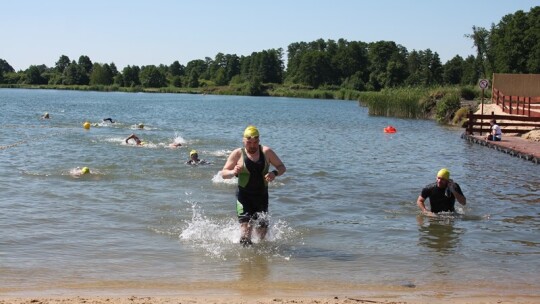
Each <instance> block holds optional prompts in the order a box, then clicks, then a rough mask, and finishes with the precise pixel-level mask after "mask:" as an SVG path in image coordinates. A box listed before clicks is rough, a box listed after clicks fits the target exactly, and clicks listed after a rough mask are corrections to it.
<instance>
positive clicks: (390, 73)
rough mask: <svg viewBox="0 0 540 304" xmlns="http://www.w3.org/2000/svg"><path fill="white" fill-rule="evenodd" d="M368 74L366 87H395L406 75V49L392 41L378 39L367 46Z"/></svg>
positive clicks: (371, 88)
mask: <svg viewBox="0 0 540 304" xmlns="http://www.w3.org/2000/svg"><path fill="white" fill-rule="evenodd" d="M368 58H369V61H370V68H369V70H370V74H369V82H368V89H370V90H375V91H378V90H380V89H382V88H390V87H396V86H399V85H401V84H403V83H404V82H405V80H406V79H407V77H408V71H407V60H406V58H407V50H406V49H405V48H404V47H403V46H401V45H397V44H396V43H395V42H393V41H378V42H373V43H370V44H369V46H368Z"/></svg>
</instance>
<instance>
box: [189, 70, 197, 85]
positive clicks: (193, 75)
mask: <svg viewBox="0 0 540 304" xmlns="http://www.w3.org/2000/svg"><path fill="white" fill-rule="evenodd" d="M187 86H188V87H189V88H198V87H199V72H198V71H197V69H192V70H190V72H189V78H188V83H187Z"/></svg>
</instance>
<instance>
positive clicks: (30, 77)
mask: <svg viewBox="0 0 540 304" xmlns="http://www.w3.org/2000/svg"><path fill="white" fill-rule="evenodd" d="M45 68H46V67H45ZM44 70H45V69H44V68H43V67H42V68H41V69H40V68H39V67H38V66H35V65H31V66H30V67H29V68H28V69H27V70H26V72H25V74H26V80H25V83H27V84H47V80H46V79H45V78H44V77H43V76H41V74H42V72H44Z"/></svg>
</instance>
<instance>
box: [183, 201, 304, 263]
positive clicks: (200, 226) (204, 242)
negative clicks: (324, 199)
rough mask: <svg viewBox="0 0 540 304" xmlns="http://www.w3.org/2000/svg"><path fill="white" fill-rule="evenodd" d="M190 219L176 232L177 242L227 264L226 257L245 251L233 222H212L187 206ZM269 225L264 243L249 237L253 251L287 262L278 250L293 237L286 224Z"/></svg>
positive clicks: (219, 220)
mask: <svg viewBox="0 0 540 304" xmlns="http://www.w3.org/2000/svg"><path fill="white" fill-rule="evenodd" d="M191 211H192V217H191V219H190V220H189V221H187V222H186V224H187V226H186V227H185V228H184V229H182V231H181V232H180V235H179V238H180V239H181V240H183V241H185V242H188V243H191V244H192V245H193V246H194V247H196V248H201V249H203V250H204V251H205V252H206V254H207V256H209V257H212V258H217V259H221V260H227V259H228V258H229V257H230V256H239V255H241V254H242V252H245V250H249V249H250V248H243V247H242V246H240V245H239V243H240V242H239V240H240V229H239V224H238V222H237V220H236V218H233V217H231V218H227V219H216V218H210V217H207V216H205V215H204V211H203V210H202V209H201V208H200V207H199V205H197V204H196V203H191ZM266 220H269V221H270V225H269V227H268V232H267V235H266V238H265V240H264V241H261V240H260V239H259V238H257V237H256V236H255V234H254V235H253V239H252V241H253V243H254V246H253V249H254V250H253V251H252V252H254V253H256V254H259V255H260V254H263V255H268V256H273V257H280V258H283V259H286V260H288V259H290V256H286V255H285V254H283V253H282V251H283V250H281V246H282V245H285V244H286V243H288V242H290V241H292V240H293V239H294V238H296V237H297V236H298V235H299V233H297V232H296V231H295V230H294V229H293V228H291V227H290V226H289V225H288V223H286V222H285V221H282V220H278V221H275V222H272V221H271V216H270V215H267V216H266Z"/></svg>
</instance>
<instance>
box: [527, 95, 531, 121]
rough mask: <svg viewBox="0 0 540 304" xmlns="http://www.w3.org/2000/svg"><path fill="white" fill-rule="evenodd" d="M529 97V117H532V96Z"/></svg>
mask: <svg viewBox="0 0 540 304" xmlns="http://www.w3.org/2000/svg"><path fill="white" fill-rule="evenodd" d="M527 99H528V100H529V115H528V116H529V117H531V97H530V96H529V97H527Z"/></svg>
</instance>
